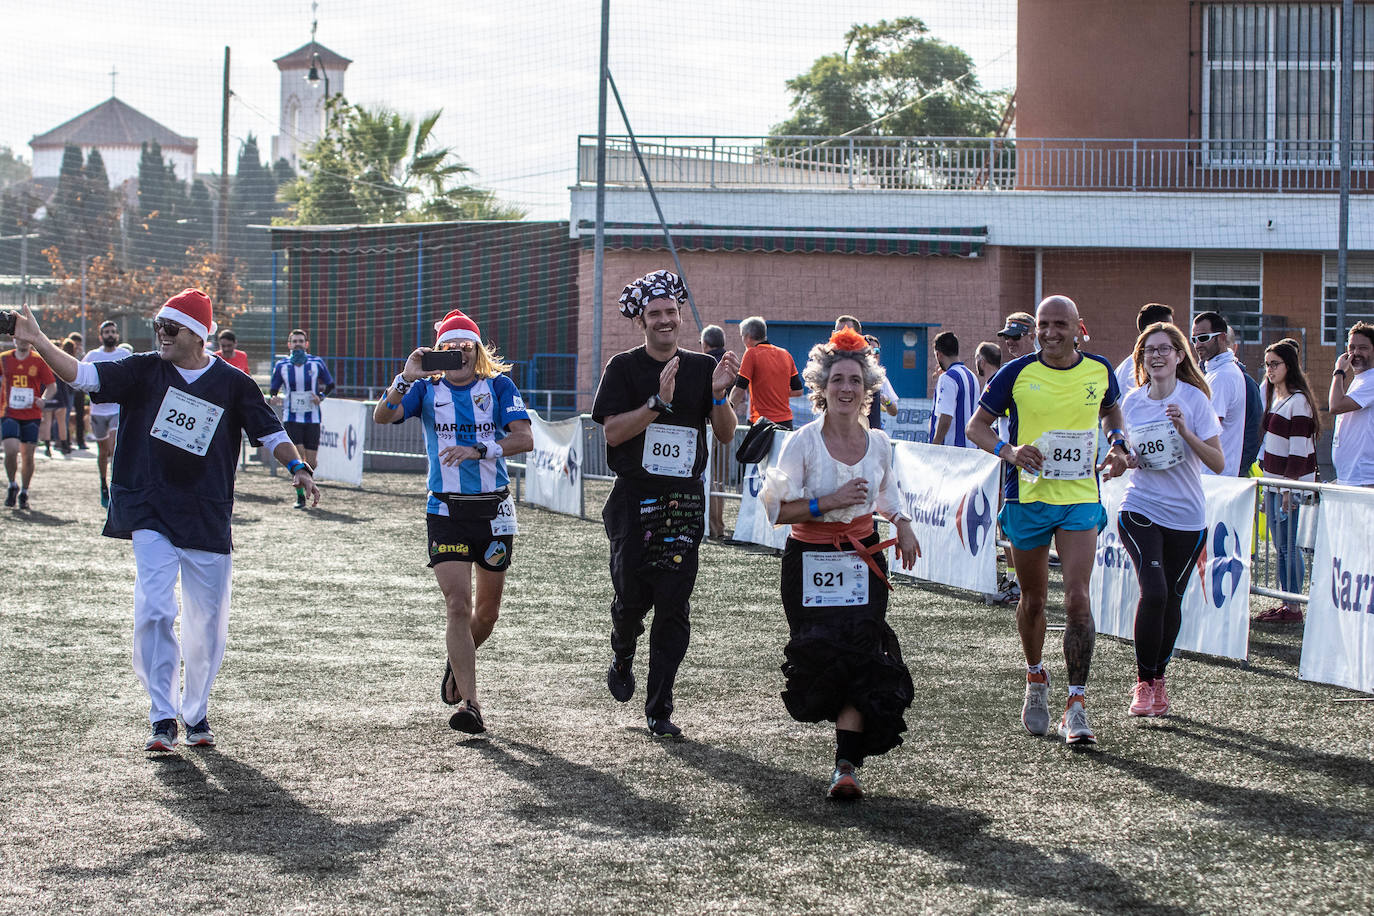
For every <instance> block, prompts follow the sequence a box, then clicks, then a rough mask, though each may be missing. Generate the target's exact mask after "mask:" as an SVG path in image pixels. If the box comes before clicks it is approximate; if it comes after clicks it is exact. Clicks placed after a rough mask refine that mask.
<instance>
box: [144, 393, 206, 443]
mask: <svg viewBox="0 0 1374 916" xmlns="http://www.w3.org/2000/svg"><path fill="white" fill-rule="evenodd" d="M223 416H224V409H223V408H221V407H220V406H219V405H218V404H211V403H210V402H209V401H202V400H201V399H200V398H198V397H195V396H194V395H190V394H187V393H186V392H184V391H182V390H181V389H180V388H168V389H167V394H166V395H164V396H163V398H162V406H161V407H159V408H158V409H157V417H156V418H155V419H154V420H153V428H152V429H150V430H148V434H149V435H150V436H152V437H153V438H154V439H161V440H162V441H163V442H166V443H167V444H168V445H175V446H176V447H177V448H179V449H182V450H184V451H188V452H190V453H191V454H192V455H202V456H203V455H204V454H205V452H206V451H207V450H208V449H209V448H210V440H211V439H213V438H214V437H215V429H216V428H218V427H219V421H220V419H221V418H222V417H223Z"/></svg>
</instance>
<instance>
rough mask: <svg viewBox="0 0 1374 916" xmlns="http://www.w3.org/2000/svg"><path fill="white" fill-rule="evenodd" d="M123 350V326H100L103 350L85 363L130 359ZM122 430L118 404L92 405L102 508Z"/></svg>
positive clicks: (89, 355)
mask: <svg viewBox="0 0 1374 916" xmlns="http://www.w3.org/2000/svg"><path fill="white" fill-rule="evenodd" d="M128 355H129V353H128V351H126V350H124V349H122V348H121V347H120V346H119V326H118V325H116V324H115V323H114V322H113V321H102V322H101V323H100V347H99V348H98V349H95V350H89V351H87V353H86V355H85V356H84V357H82V360H81V361H82V362H85V363H108V362H113V361H115V360H120V359H123V358H124V357H126V356H128ZM118 430H119V405H118V404H97V403H92V404H91V434H92V435H93V436H95V456H96V463H97V464H99V466H100V506H101V508H104V509H108V508H109V507H110V483H109V469H110V456H111V455H113V454H114V446H115V436H116V434H117V431H118Z"/></svg>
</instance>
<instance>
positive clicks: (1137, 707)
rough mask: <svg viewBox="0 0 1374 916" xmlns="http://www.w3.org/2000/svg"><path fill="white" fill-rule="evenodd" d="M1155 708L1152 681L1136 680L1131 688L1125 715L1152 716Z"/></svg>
mask: <svg viewBox="0 0 1374 916" xmlns="http://www.w3.org/2000/svg"><path fill="white" fill-rule="evenodd" d="M1154 708H1155V685H1154V682H1153V681H1141V680H1137V681H1136V682H1135V686H1134V687H1133V688H1131V708H1130V709H1129V710H1127V715H1132V716H1152V715H1154Z"/></svg>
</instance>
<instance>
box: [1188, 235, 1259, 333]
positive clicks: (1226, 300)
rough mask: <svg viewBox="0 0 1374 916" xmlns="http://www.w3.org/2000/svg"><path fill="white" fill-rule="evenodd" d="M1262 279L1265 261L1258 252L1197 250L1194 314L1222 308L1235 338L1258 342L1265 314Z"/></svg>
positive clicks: (1221, 312)
mask: <svg viewBox="0 0 1374 916" xmlns="http://www.w3.org/2000/svg"><path fill="white" fill-rule="evenodd" d="M1263 281H1264V261H1263V256H1262V255H1260V254H1258V253H1254V252H1248V251H1242V252H1201V251H1199V252H1195V253H1194V254H1193V313H1192V317H1196V316H1197V315H1198V314H1199V313H1201V312H1219V313H1220V314H1221V316H1222V317H1223V318H1225V319H1226V323H1227V324H1229V325H1230V326H1231V339H1232V340H1233V341H1235V342H1236V343H1254V342H1258V341H1259V340H1260V337H1261V328H1262V316H1263V314H1264V297H1263V293H1262V289H1263ZM1189 323H1190V324H1191V321H1190V322H1189Z"/></svg>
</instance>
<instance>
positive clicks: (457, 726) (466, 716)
mask: <svg viewBox="0 0 1374 916" xmlns="http://www.w3.org/2000/svg"><path fill="white" fill-rule="evenodd" d="M448 727H449V728H451V729H453V730H454V731H456V732H467V733H468V734H469V735H480V734H481V733H482V732H484V731H486V730H487V726H486V723H485V722H483V721H482V710H481V709H479V708H478V707H477V706H476V705H475V704H474V703H473V702H472V701H471V700H464V701H463V702H462V703H460V704H458V711H457V712H455V713H454V714H453V715H452V716H450V717H449V720H448Z"/></svg>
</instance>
